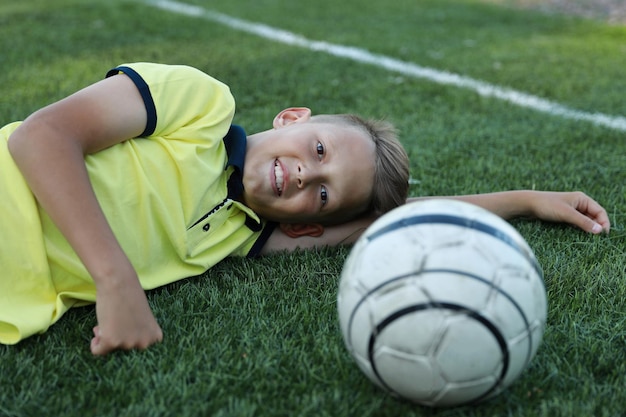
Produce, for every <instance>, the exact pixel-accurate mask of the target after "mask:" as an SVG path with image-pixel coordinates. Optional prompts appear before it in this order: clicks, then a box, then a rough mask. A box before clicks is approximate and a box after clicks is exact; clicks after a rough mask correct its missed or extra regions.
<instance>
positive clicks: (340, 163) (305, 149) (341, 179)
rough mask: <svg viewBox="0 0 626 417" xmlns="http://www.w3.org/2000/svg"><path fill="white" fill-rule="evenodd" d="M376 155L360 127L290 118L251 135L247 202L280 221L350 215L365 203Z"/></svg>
mask: <svg viewBox="0 0 626 417" xmlns="http://www.w3.org/2000/svg"><path fill="white" fill-rule="evenodd" d="M274 125H275V126H276V121H275V124H274ZM374 158H375V145H374V143H373V141H372V140H371V139H370V138H369V137H367V135H366V133H365V132H363V131H361V130H360V129H358V128H356V127H351V126H346V125H341V124H333V123H322V122H310V121H308V118H307V119H304V120H303V119H298V120H296V121H290V122H289V123H287V124H286V125H284V126H283V125H279V126H277V128H276V129H274V130H270V131H265V132H261V133H259V134H256V135H252V136H250V137H249V139H248V151H247V154H246V160H245V166H244V175H243V184H244V202H245V203H246V205H247V206H248V207H250V208H251V209H253V210H254V211H255V212H256V213H257V214H258V215H259V216H261V217H263V218H265V219H268V220H273V221H277V222H283V223H329V222H330V223H333V222H336V221H337V220H338V219H341V220H342V221H343V220H347V219H348V218H349V217H351V215H354V214H358V213H360V212H362V211H363V210H365V208H366V207H367V204H368V202H369V199H370V196H371V193H372V185H373V179H374V163H375V160H374Z"/></svg>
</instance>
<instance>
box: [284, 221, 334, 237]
mask: <svg viewBox="0 0 626 417" xmlns="http://www.w3.org/2000/svg"><path fill="white" fill-rule="evenodd" d="M279 227H280V230H282V232H283V233H284V234H286V235H287V236H289V237H291V238H296V237H301V236H312V237H320V236H322V235H323V234H324V226H322V225H321V224H318V223H280V224H279Z"/></svg>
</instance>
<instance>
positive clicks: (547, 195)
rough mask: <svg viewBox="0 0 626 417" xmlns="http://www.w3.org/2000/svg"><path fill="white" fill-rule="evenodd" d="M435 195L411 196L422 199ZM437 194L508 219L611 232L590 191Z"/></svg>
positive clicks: (595, 232)
mask: <svg viewBox="0 0 626 417" xmlns="http://www.w3.org/2000/svg"><path fill="white" fill-rule="evenodd" d="M428 198H433V197H425V198H419V197H418V198H410V199H408V200H407V201H408V202H411V201H419V200H424V199H428ZM437 198H452V199H456V200H461V201H465V202H467V203H472V204H475V205H477V206H480V207H482V208H484V209H487V210H489V211H491V212H493V213H495V214H497V215H498V216H500V217H502V218H503V219H505V220H510V219H513V218H516V217H529V218H536V219H539V220H544V221H548V222H559V223H569V224H571V225H573V226H576V227H579V228H580V229H582V230H584V231H586V232H589V233H594V234H597V233H601V232H607V233H608V232H609V230H610V229H611V222H610V221H609V216H608V215H607V213H606V210H605V209H604V208H603V207H602V206H601V205H600V204H598V203H597V202H596V201H595V200H593V199H592V198H591V197H589V196H588V195H586V194H584V193H582V192H580V191H574V192H554V191H530V190H516V191H502V192H497V193H488V194H473V195H464V196H450V197H437Z"/></svg>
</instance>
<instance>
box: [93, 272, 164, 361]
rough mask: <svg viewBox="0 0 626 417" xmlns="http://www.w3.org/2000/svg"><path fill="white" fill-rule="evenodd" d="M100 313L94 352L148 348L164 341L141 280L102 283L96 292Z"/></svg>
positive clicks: (97, 306) (100, 353)
mask: <svg viewBox="0 0 626 417" xmlns="http://www.w3.org/2000/svg"><path fill="white" fill-rule="evenodd" d="M96 316H97V318H98V325H97V326H96V327H94V329H93V333H94V337H93V339H92V340H91V353H93V354H94V355H106V354H107V353H109V352H112V351H114V350H118V349H124V350H130V349H146V348H148V347H149V346H150V345H153V344H154V343H158V342H160V341H161V340H163V332H162V331H161V327H160V326H159V324H158V323H157V321H156V319H155V318H154V315H153V314H152V311H151V310H150V306H149V305H148V300H147V298H146V294H145V292H144V290H143V288H141V285H140V284H139V281H138V280H136V279H135V280H127V282H125V283H124V285H116V284H112V285H108V284H105V285H101V286H99V287H98V292H97V295H96Z"/></svg>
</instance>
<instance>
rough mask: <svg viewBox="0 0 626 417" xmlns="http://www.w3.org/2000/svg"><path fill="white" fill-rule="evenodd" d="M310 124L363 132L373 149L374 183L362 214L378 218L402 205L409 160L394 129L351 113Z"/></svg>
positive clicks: (321, 116) (321, 119) (405, 197)
mask: <svg viewBox="0 0 626 417" xmlns="http://www.w3.org/2000/svg"><path fill="white" fill-rule="evenodd" d="M311 121H319V122H330V123H340V124H344V125H348V126H353V127H356V128H358V129H361V130H363V131H365V132H366V133H367V136H368V137H369V138H370V139H371V140H372V141H373V142H374V145H375V146H376V160H375V165H374V184H373V185H372V194H371V197H370V201H369V204H368V206H367V210H366V212H365V213H358V214H373V215H376V216H380V215H382V214H384V213H386V212H388V211H390V210H392V209H394V208H396V207H398V206H400V205H402V204H404V203H405V202H406V199H407V196H408V192H409V157H408V155H407V153H406V151H405V150H404V148H403V147H402V144H401V143H400V141H399V140H398V135H397V131H396V129H395V127H394V126H393V125H392V124H391V123H389V122H387V121H385V120H370V119H363V118H361V117H360V116H357V115H354V114H333V115H319V116H314V117H313V118H312V119H311Z"/></svg>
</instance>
